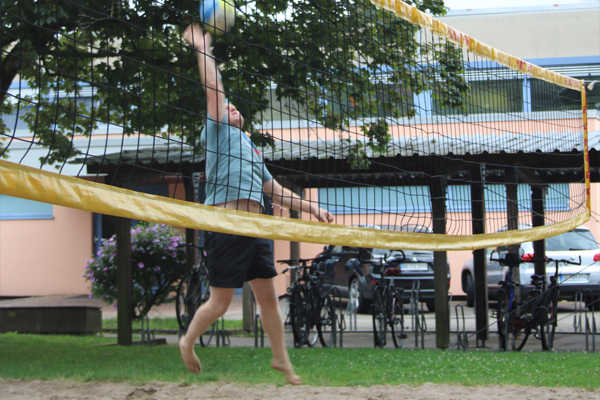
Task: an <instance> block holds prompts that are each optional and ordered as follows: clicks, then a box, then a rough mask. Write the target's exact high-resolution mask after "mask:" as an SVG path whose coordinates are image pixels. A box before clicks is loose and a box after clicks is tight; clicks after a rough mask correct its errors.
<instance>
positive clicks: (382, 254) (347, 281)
mask: <svg viewBox="0 0 600 400" xmlns="http://www.w3.org/2000/svg"><path fill="white" fill-rule="evenodd" d="M389 228H390V229H389V230H395V231H404V232H427V233H431V232H432V231H431V230H430V229H429V228H428V227H425V226H422V225H403V226H399V227H398V226H397V227H389ZM361 252H362V254H361V256H364V255H365V254H368V257H370V260H365V259H364V258H363V257H361V259H362V260H363V261H364V262H361V261H359V253H361ZM402 254H404V256H405V257H402ZM319 257H326V259H325V260H324V261H320V262H318V263H317V264H316V266H317V269H318V270H319V271H321V272H322V280H323V283H324V284H325V285H327V286H331V287H333V288H336V289H337V291H339V295H340V296H341V297H342V298H346V299H348V300H349V302H350V303H351V304H355V305H356V306H357V309H358V312H359V313H366V312H368V311H369V306H370V305H371V302H372V301H373V285H374V282H375V281H376V280H377V279H379V278H380V267H379V266H378V265H377V263H375V264H373V263H372V262H369V261H372V260H377V259H379V260H383V259H387V260H388V261H390V262H393V261H392V260H394V259H396V262H395V264H397V265H395V267H396V268H397V270H398V274H397V275H396V276H394V277H393V279H394V285H395V286H397V287H402V288H404V299H405V301H408V300H409V299H410V296H411V291H412V289H413V285H415V282H418V284H416V285H418V287H419V289H420V301H422V302H424V303H425V304H426V305H427V308H428V310H429V311H434V310H435V305H434V290H433V251H421V250H404V251H402V252H400V251H397V250H396V251H394V250H386V249H367V248H358V247H348V246H337V245H331V246H326V247H325V249H324V250H323V252H322V253H321V254H319ZM402 258H404V260H403V261H398V260H402ZM449 271H450V269H449V267H448V279H450V273H449Z"/></svg>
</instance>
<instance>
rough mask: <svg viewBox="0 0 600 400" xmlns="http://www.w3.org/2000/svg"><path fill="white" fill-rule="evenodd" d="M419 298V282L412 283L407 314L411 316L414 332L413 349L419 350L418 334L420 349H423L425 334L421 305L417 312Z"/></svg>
mask: <svg viewBox="0 0 600 400" xmlns="http://www.w3.org/2000/svg"><path fill="white" fill-rule="evenodd" d="M420 298H421V282H420V281H414V282H413V285H412V290H411V294H410V308H409V313H410V314H411V315H412V317H411V319H412V324H413V327H414V330H415V349H418V348H419V333H421V349H424V348H425V332H426V331H427V321H426V320H425V314H424V313H423V304H421V309H420V310H419V303H420V302H419V299H420Z"/></svg>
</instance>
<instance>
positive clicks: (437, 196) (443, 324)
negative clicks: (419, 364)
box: [430, 176, 450, 349]
mask: <svg viewBox="0 0 600 400" xmlns="http://www.w3.org/2000/svg"><path fill="white" fill-rule="evenodd" d="M447 187H448V181H447V178H446V177H445V176H437V177H435V178H434V179H433V180H432V181H431V183H430V191H431V208H432V220H433V221H432V226H433V232H434V233H439V234H445V233H446V190H447ZM447 268H448V254H447V253H446V252H445V251H434V252H433V270H434V275H433V288H434V296H435V297H434V301H435V323H436V330H435V336H436V346H437V347H438V348H440V349H447V348H448V347H449V345H450V310H449V307H450V306H449V303H448V271H447Z"/></svg>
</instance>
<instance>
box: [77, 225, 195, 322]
mask: <svg viewBox="0 0 600 400" xmlns="http://www.w3.org/2000/svg"><path fill="white" fill-rule="evenodd" d="M101 243H102V245H101V247H100V249H99V250H98V253H97V254H96V257H95V258H92V259H90V260H88V262H87V265H86V273H85V275H84V277H85V278H86V279H87V280H88V281H89V282H90V283H91V290H92V295H93V296H94V297H96V298H99V299H102V300H104V301H105V302H107V303H113V302H115V301H116V300H117V260H116V257H117V240H116V235H113V236H112V237H111V238H109V239H102V240H101ZM185 254H186V253H185V241H184V239H183V237H182V235H181V233H180V232H179V231H178V230H176V229H174V228H171V227H169V226H167V225H163V224H160V225H159V224H146V223H141V224H139V225H138V226H137V227H135V228H133V229H132V230H131V271H132V277H133V304H134V305H135V308H136V310H134V311H137V312H136V313H135V316H136V318H142V317H143V316H145V315H147V314H148V312H149V311H150V309H151V308H152V307H153V306H155V305H160V304H163V303H168V302H171V301H173V300H174V296H173V294H174V293H175V291H176V289H177V288H176V286H175V285H174V284H175V282H177V281H179V280H180V279H181V277H183V275H184V274H185V262H186V255H185Z"/></svg>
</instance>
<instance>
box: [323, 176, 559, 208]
mask: <svg viewBox="0 0 600 400" xmlns="http://www.w3.org/2000/svg"><path fill="white" fill-rule="evenodd" d="M517 199H518V203H519V211H528V210H531V188H530V186H529V185H527V184H521V185H519V186H518V187H517ZM569 202H570V187H569V184H567V183H559V184H551V185H549V187H548V193H547V195H546V205H545V207H546V210H547V211H568V210H570V206H569ZM319 206H320V207H323V208H326V209H328V210H329V211H331V212H332V213H334V214H338V215H341V214H379V213H427V212H431V201H430V195H429V187H427V186H406V187H401V186H397V187H347V188H326V189H319ZM485 209H486V211H490V212H493V211H506V188H505V186H504V185H486V187H485ZM446 210H447V212H471V188H470V186H469V185H452V186H448V192H447V197H446Z"/></svg>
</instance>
